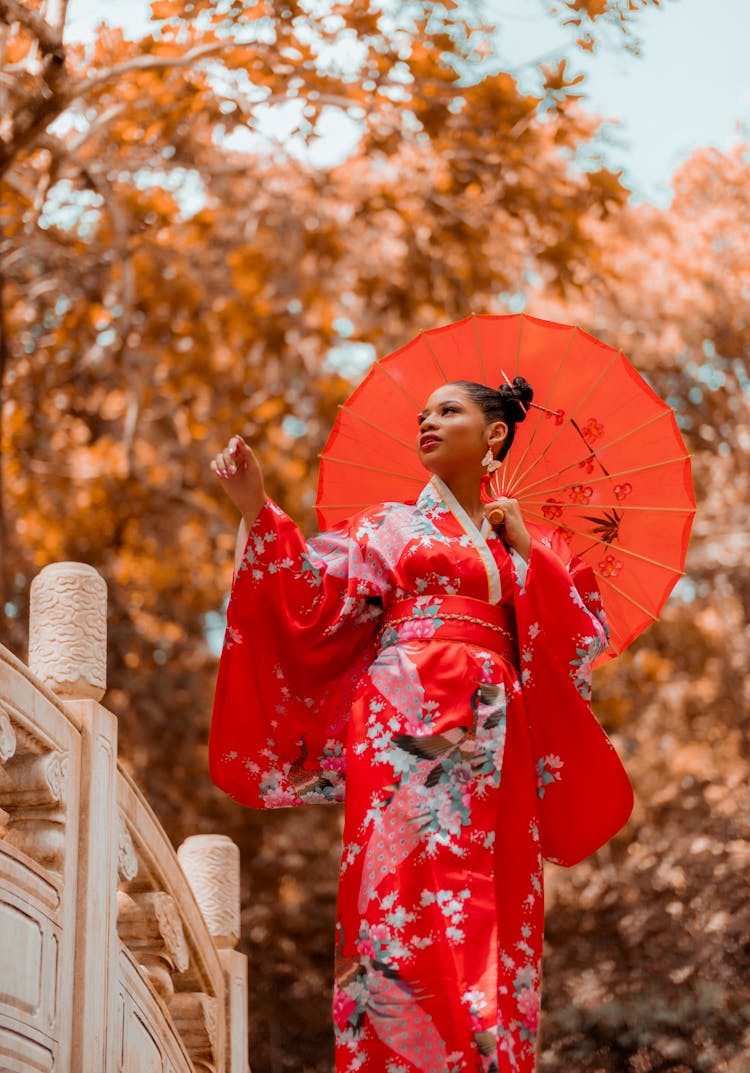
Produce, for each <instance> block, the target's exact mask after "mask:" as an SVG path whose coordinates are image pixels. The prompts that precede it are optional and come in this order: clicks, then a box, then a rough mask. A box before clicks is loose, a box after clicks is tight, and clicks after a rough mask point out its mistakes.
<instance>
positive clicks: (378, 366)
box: [373, 360, 422, 410]
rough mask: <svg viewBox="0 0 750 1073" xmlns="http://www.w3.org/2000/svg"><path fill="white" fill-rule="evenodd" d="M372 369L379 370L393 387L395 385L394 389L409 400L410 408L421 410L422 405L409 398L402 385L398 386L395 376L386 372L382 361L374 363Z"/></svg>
mask: <svg viewBox="0 0 750 1073" xmlns="http://www.w3.org/2000/svg"><path fill="white" fill-rule="evenodd" d="M373 368H374V369H379V370H380V371H381V373H383V374H384V375H385V376H387V377H388V379H389V380H390V382H391V383H392V384H394V385H395V387H397V388H398V389H399V391H400V392H401V394H402V395H405V396H406V398H407V399H408V400H409V402H410V403H411V404H412V406H413V407H414V408H415V409H416V410H419V409H420V408H421V405H422V404H421V403H419V402H417V400H416V399H413V398H412V396H411V395H410V394H409V392H408V391H407V390H406V388H405V387H404V386H403V385H402V384H399V382H398V380H397V379H396V378H395V376H393V374H392V373H389V372H388V370H387V369H386V367H385V365H384V364H383V360H381V361H376V362H375V364H374V366H373Z"/></svg>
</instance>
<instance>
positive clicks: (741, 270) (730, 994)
mask: <svg viewBox="0 0 750 1073" xmlns="http://www.w3.org/2000/svg"><path fill="white" fill-rule="evenodd" d="M749 165H750V156H749V154H748V145H747V143H746V142H745V143H739V144H738V145H737V146H736V147H735V148H734V149H733V150H732V151H730V152H727V153H720V152H718V151H717V150H713V149H706V150H699V151H697V152H696V153H695V154H694V155H693V156H692V158H691V159H690V160H689V161H688V162H687V163H686V164H685V165H684V167H683V168H682V169H681V170H680V172H679V173H678V175H677V176H676V178H675V182H674V186H675V196H674V200H673V203H672V205H671V206H670V208H669V209H667V210H659V209H656V208H654V207H652V206H647V205H643V206H640V207H639V208H631V207H627V208H626V209H625V210H623V211H622V212H621V213H619V214H617V215H616V216H615V217H613V218H612V219H610V220H609V221H607V222H606V224H604V225H601V226H600V225H598V224H597V225H595V230H596V234H597V241H598V245H599V249H600V256H599V258H598V259H597V261H596V263H595V265H594V266H593V267H592V271H591V273H590V274H589V277H588V278H587V279H584V280H583V281H582V282H583V287H582V290H581V292H580V296H579V298H578V300H576V301H569V302H568V303H567V305H566V309H565V313H566V315H567V316H568V317H571V318H572V319H574V320H575V321H576V322H578V323H580V324H581V326H582V327H585V328H587V329H588V330H590V331H592V332H593V333H595V334H601V335H603V336H604V337H606V338H608V339H609V340H614V339H616V341H617V345H618V346H621V347H622V348H623V350H624V351H625V352H626V353H629V354H630V355H631V356H632V357H633V359H634V360H635V361H636V363H637V365H638V366H639V368H640V369H641V370H642V371H643V372H644V373H645V374H646V375H647V376H648V377H649V379H650V380H651V381H652V382H653V384H654V386H655V388H656V389H657V391H659V393H660V394H662V395H663V397H665V398H667V399H668V401H670V403H671V404H672V405H673V406H674V407H675V409H676V412H677V414H678V419H679V421H680V423H681V425H682V427H683V431H684V435H685V437H686V440H687V442H688V444H689V446H690V448H691V452H692V456H693V470H694V477H695V485H696V493H697V499H698V503H699V513H698V517H697V520H696V525H695V532H694V536H693V541H692V544H691V548H690V552H689V557H688V565H687V577H686V579H685V580H684V582H683V584H682V585H681V586H680V589H679V590H678V595H677V597H676V598H675V599H673V600H672V601H671V602H670V603H669V604H668V605H667V608H666V611H665V613H664V616H663V618H662V620H661V622H660V623H658V624H657V625H655V626H654V627H652V628H651V629H650V630H649V631H647V632H646V633H645V634H644V635H643V637H642V638H640V639H639V641H638V642H637V643H636V644H635V645H634V646H633V647H632V649H630V650H629V652H628V653H626V654H625V655H624V656H623V657H621V658H620V659H618V660H617V661H616V662H615V663H614V664H611V665H609V666H607V667H606V668H604V669H603V670H602V671H601V672H599V681H598V683H595V697H597V698H598V699H597V711H598V713H599V714H600V716H601V717H602V718H603V719H604V720H605V722H606V723H607V725H609V726H610V727H614V728H615V729H616V736H617V740H618V742H619V744H620V747H621V750H622V752H623V755H624V756H625V757H626V758H627V760H626V763H627V767H628V770H629V771H630V773H631V776H632V778H633V779H634V781H635V785H636V797H637V807H636V812H635V814H634V817H633V820H632V821H631V823H630V824H629V826H628V828H627V829H626V831H625V832H624V834H623V836H622V837H620V838H618V839H617V840H616V841H615V842H614V843H613V844H612V845H611V847H610V848H609V849H608V850H605V851H602V852H601V853H599V854H597V855H596V857H595V858H592V859H591V860H590V861H588V862H585V863H584V864H583V865H581V866H579V868H577V869H576V870H575V872H574V873H573V874H572V875H571V876H570V877H567V876H563V875H559V874H558V875H557V876H556V877H554V878H553V888H552V889H553V907H552V910H551V913H550V917H549V928H548V938H549V955H548V959H547V979H548V980H549V979H553V980H554V981H555V985H554V986H553V987H552V988H549V989H548V1007H549V1008H548V1018H547V1022H546V1040H547V1046H548V1055H549V1058H548V1064H547V1066H546V1068H548V1069H552V1070H555V1071H557V1070H558V1069H559V1070H564V1069H567V1068H569V1067H570V1065H571V1064H574V1065H575V1068H576V1069H578V1070H581V1071H593V1070H597V1071H598V1070H606V1071H610V1070H611V1071H612V1073H614V1071H615V1070H620V1069H623V1068H628V1069H631V1068H632V1069H637V1070H639V1071H640V1070H642V1071H644V1073H648V1071H650V1070H665V1071H666V1070H670V1071H672V1070H673V1071H675V1073H676V1071H677V1070H679V1071H680V1073H683V1071H688V1070H689V1071H691V1073H692V1071H695V1073H703V1071H708V1070H711V1071H718V1070H721V1071H728V1073H735V1071H737V1070H741V1069H742V1068H743V1063H744V1062H746V1055H747V1040H746V1037H745V1036H743V1032H744V1031H745V1028H744V1026H745V1025H746V1023H747V1010H748V1006H749V1003H750V993H749V992H748V987H747V980H748V979H749V978H750V977H749V976H748V968H750V966H749V965H748V948H747V943H746V941H745V936H746V935H747V929H748V924H749V923H750V921H749V920H748V909H747V899H746V897H745V892H744V890H743V889H742V888H743V882H742V876H743V875H744V873H745V872H746V870H747V861H748V850H747V847H748V834H749V833H750V831H749V830H748V821H747V816H748V793H747V765H748V759H749V758H750V755H749V754H750V748H749V745H750V696H749V695H748V691H747V675H746V668H747V666H748V661H749V660H750V650H749V646H748V620H749V619H750V574H749V573H748V565H747V563H748V556H747V551H748V540H747V533H748V532H750V512H749V510H748V502H750V496H749V494H748V493H749V492H750V487H749V485H750V461H749V458H748V452H749V451H750V382H749V381H748V377H747V363H748V358H749V357H750V326H748V322H747V317H746V314H745V306H746V295H747V293H748V288H749V287H750V270H749V266H750V256H748V255H749V253H750V230H749V229H748V227H747V225H746V223H743V221H747V220H748V219H750V217H749V216H748V179H750V168H749ZM537 308H538V309H539V311H540V313H541V315H544V314H547V315H550V316H559V315H560V312H561V307H560V304H559V302H558V301H557V300H555V301H546V302H545V301H544V300H543V299H541V298H540V305H539V306H538V307H537ZM743 1055H744V1056H745V1057H744V1058H743Z"/></svg>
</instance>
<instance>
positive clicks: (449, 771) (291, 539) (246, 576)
mask: <svg viewBox="0 0 750 1073" xmlns="http://www.w3.org/2000/svg"><path fill="white" fill-rule="evenodd" d="M532 543H533V547H532V552H531V556H530V559H529V562H528V564H526V563H525V562H524V561H523V560H522V559H521V558H520V556H518V555H517V554H516V553H515V552H511V551H509V550H508V548H507V547H506V545H505V544H504V543H503V541H502V540H501V539H500V538H499V537H498V536H497V534H496V533H495V532H494V531H493V530H491V529H490V527H489V526H488V525H487V524H485V526H484V527H483V529H482V531H481V532H480V531H479V530H478V529H477V528H476V526H475V525H474V524H473V523H472V521H471V519H470V518H469V517H468V515H467V514H466V513H465V511H464V510H463V509H462V508H461V506H460V504H459V503H458V502H457V501H456V499H455V498H454V496H453V495H452V494H451V492H450V490H449V489H448V487H447V486H446V485H445V484H444V483H443V482H442V481H441V480H440V479H439V478H436V477H433V478H432V480H431V481H430V482H429V483H428V484H427V486H426V487H425V488H424V490H423V491H422V493H421V495H420V496H419V498H418V500H417V502H416V503H415V504H402V503H386V504H380V505H378V506H375V507H372V508H371V509H368V510H366V511H363V512H362V513H360V514H358V515H357V516H356V517H354V518H352V519H350V520H349V521H348V522H347V523H342V524H341V525H340V526H338V527H337V528H336V529H335V530H333V531H332V532H329V533H324V534H321V535H320V536H318V537H316V538H315V539H313V540H311V541H309V542H308V543H307V544H306V543H305V541H304V539H303V537H302V535H301V534H300V532H299V530H298V529H297V528H296V526H295V525H294V524H293V523H292V522H291V521H290V519H289V518H288V517H287V516H286V515H285V514H283V513H282V511H280V510H279V509H278V508H277V507H276V506H275V505H274V504H273V503H270V502H269V503H267V504H266V505H265V507H264V508H263V510H262V511H261V514H260V516H259V517H258V519H257V521H256V523H255V525H254V526H253V528H252V530H251V532H250V534H249V538H248V541H247V545H246V549H245V553H244V557H243V560H242V563H241V565H240V567H239V569H238V571H237V575H236V578H235V582H234V586H233V589H232V597H231V600H230V604H229V610H228V626H227V634H226V640H225V646H224V652H223V654H222V659H221V664H220V669H219V679H218V684H217V691H216V701H215V707H214V715H213V720H212V728H211V742H210V762H211V773H212V777H213V779H214V781H215V782H216V783H217V784H218V785H219V786H220V787H222V788H223V789H224V790H226V791H227V792H228V793H229V794H231V795H232V796H233V797H234V798H236V800H238V801H240V802H242V803H243V804H245V805H250V806H252V807H259V808H274V807H279V806H285V805H299V804H305V803H309V802H329V801H344V803H345V825H344V845H343V856H342V861H341V877H340V885H339V898H338V915H337V937H336V983H335V989H334V999H333V1018H334V1027H335V1033H336V1070H337V1073H354V1071H357V1070H360V1071H362V1073H416V1071H420V1073H490V1071H492V1073H511V1071H513V1073H519V1071H522V1073H531V1071H532V1070H533V1068H534V1056H535V1041H536V1032H537V1023H538V1018H539V984H540V956H541V950H542V928H543V892H542V856H543V855H544V856H548V857H555V856H556V857H557V858H558V859H559V860H560V861H561V863H572V862H573V861H575V860H576V859H580V857H581V856H583V855H584V854H585V853H588V852H591V851H592V850H593V849H595V848H596V847H597V846H598V845H600V844H601V843H602V842H603V841H605V840H606V838H607V837H610V836H611V835H612V834H614V832H615V830H617V829H618V828H619V827H620V826H621V825H622V823H624V822H625V820H626V819H627V815H628V813H629V811H630V805H631V803H632V799H630V798H629V794H630V789H629V785H627V783H626V782H623V781H622V780H621V779H619V778H618V777H615V778H614V779H612V778H610V777H609V775H606V774H601V772H599V773H597V771H594V770H593V768H594V767H596V768H597V769H600V768H602V767H603V766H607V765H606V755H605V764H604V765H602V763H601V756H600V754H598V755H597V756H594V754H593V753H589V752H587V748H586V746H585V742H583V738H582V737H581V735H580V734H579V729H578V728H580V727H581V726H583V725H584V723H582V722H581V720H584V721H585V723H586V725H589V726H591V725H594V726H595V724H593V715H591V712H590V709H589V707H588V703H587V700H588V696H589V689H590V685H589V683H590V669H591V664H592V662H593V660H594V659H595V658H596V656H597V655H598V654H599V653H600V652H601V651H602V650H603V649H604V648H605V647H606V644H607V637H606V626H605V623H604V617H603V612H602V605H601V600H600V597H599V593H598V590H597V588H596V584H595V580H594V575H593V572H592V571H591V569H590V568H589V567H588V566H587V565H586V564H584V563H583V562H582V561H581V560H572V561H568V560H569V559H570V556H569V553H568V552H567V547H566V545H565V543H564V542H563V541H562V540H561V539H559V538H557V537H554V536H550V535H544V534H541V535H537V536H535V538H534V539H533V542H532ZM594 733H595V734H598V735H599V736H600V737H601V739H602V741H604V743H605V744H604V749H605V751H606V750H607V749H608V748H609V749H610V752H611V748H610V747H609V746H608V743H606V739H604V737H603V734H601V732H600V731H599V730H598V727H596V729H595V731H594ZM612 755H614V754H612ZM566 780H567V782H568V784H569V785H568V787H567V788H566ZM345 785H346V793H344V787H345ZM592 787H593V791H594V793H595V794H596V795H597V796H596V800H595V802H592V799H591V796H590V795H591V792H592ZM556 794H557V795H560V796H559V797H558V798H557V799H556V797H555V795H556ZM565 794H568V798H565V797H564V796H563V795H565ZM571 795H572V796H571ZM564 800H568V801H573V802H574V803H575V808H574V809H573V811H572V812H571V809H570V808H568V807H562V804H561V803H562V802H563V801H564ZM573 814H575V819H574V820H573V821H572V820H571V816H572V815H573ZM603 817H604V818H603ZM546 829H547V833H546V837H545V830H546ZM550 847H551V848H550Z"/></svg>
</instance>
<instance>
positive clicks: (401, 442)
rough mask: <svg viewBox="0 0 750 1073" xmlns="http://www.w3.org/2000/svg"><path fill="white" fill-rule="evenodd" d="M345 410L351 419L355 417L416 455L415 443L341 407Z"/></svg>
mask: <svg viewBox="0 0 750 1073" xmlns="http://www.w3.org/2000/svg"><path fill="white" fill-rule="evenodd" d="M340 409H342V410H345V412H346V413H347V415H348V416H349V417H354V418H356V419H357V421H361V422H362V424H363V425H367V426H368V427H369V428H374V429H375V431H376V432H382V433H383V435H384V436H387V437H388V439H389V440H393V442H394V443H397V444H399V445H400V446H401V447H408V449H409V450H410V451H413V452H414V454H416V453H417V448H416V447H415V446H414V444H413V443H409V442H408V441H407V440H402V439H400V438H399V437H398V436H394V435H393V433H392V432H388V430H387V429H384V428H383V427H382V425H376V424H375V422H374V421H368V420H367V418H366V417H362V414H358V413H357V411H356V410H352V409H351V407H344V406H342V407H340Z"/></svg>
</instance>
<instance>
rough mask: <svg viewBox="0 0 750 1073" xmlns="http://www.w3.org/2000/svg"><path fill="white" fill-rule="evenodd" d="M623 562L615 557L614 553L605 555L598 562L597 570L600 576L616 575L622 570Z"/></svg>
mask: <svg viewBox="0 0 750 1073" xmlns="http://www.w3.org/2000/svg"><path fill="white" fill-rule="evenodd" d="M622 566H623V564H622V563H621V562H620V560H619V559H615V557H614V555H605V556H604V559H603V560H602V561H601V562H600V563H599V570H600V571H601V575H602V577H617V575H618V574H619V573H620V571H621V570H622Z"/></svg>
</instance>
